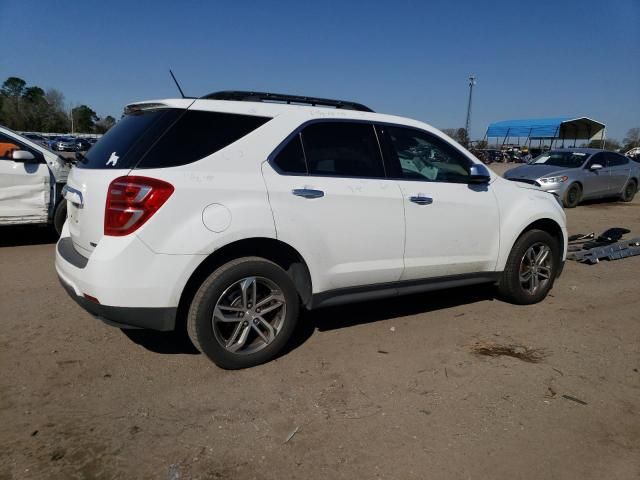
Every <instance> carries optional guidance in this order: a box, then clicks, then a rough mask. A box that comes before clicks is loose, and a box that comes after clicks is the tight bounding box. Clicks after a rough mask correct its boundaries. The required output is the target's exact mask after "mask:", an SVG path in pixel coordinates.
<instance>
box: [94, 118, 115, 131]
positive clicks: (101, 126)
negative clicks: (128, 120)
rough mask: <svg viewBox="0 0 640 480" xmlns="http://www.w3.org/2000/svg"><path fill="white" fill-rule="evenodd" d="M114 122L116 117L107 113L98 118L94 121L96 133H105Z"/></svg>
mask: <svg viewBox="0 0 640 480" xmlns="http://www.w3.org/2000/svg"><path fill="white" fill-rule="evenodd" d="M115 123H116V119H115V118H113V117H112V116H111V115H107V116H106V117H104V118H102V119H100V120H99V121H98V122H96V129H95V131H96V133H106V132H107V131H108V130H109V129H110V128H111V127H113V126H114V125H115Z"/></svg>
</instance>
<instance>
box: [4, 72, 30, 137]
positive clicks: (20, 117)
mask: <svg viewBox="0 0 640 480" xmlns="http://www.w3.org/2000/svg"><path fill="white" fill-rule="evenodd" d="M26 84H27V82H25V81H24V80H22V79H21V78H18V77H9V78H7V79H6V80H5V81H4V83H3V84H2V86H1V87H0V96H1V97H2V111H1V112H0V117H1V118H2V123H3V124H5V125H7V126H8V127H9V128H13V129H16V130H21V129H23V128H24V126H25V124H26V120H25V114H24V110H23V108H22V94H23V92H24V88H25V85H26Z"/></svg>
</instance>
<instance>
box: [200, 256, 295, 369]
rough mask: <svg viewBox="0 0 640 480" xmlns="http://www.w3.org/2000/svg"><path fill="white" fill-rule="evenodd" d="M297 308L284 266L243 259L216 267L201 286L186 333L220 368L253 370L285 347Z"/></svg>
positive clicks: (290, 281) (254, 258)
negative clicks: (250, 368)
mask: <svg viewBox="0 0 640 480" xmlns="http://www.w3.org/2000/svg"><path fill="white" fill-rule="evenodd" d="M298 308H299V301H298V293H297V291H296V288H295V286H294V284H293V281H292V280H291V278H290V277H289V275H287V273H286V272H285V271H284V270H283V269H282V268H280V267H279V266H278V265H276V264H275V263H273V262H270V261H268V260H265V259H263V258H259V257H245V258H240V259H237V260H233V261H231V262H229V263H227V264H225V265H223V266H221V267H220V268H218V269H217V270H216V271H214V272H213V273H212V274H211V275H209V277H208V278H207V279H206V280H205V281H204V283H203V284H202V285H201V286H200V288H199V289H198V291H197V292H196V294H195V296H194V298H193V301H192V303H191V307H190V309H189V315H188V318H187V332H188V334H189V338H190V339H191V341H192V342H193V344H194V346H195V347H196V348H197V349H198V350H200V351H201V352H203V353H204V354H206V355H207V356H208V357H209V358H210V359H211V360H212V361H213V362H214V363H215V364H216V365H218V366H219V367H222V368H227V369H238V368H247V367H252V366H254V365H258V364H260V363H264V362H267V361H269V360H271V359H273V358H274V357H275V356H276V355H277V354H278V353H279V352H280V351H281V350H282V349H283V348H284V346H285V345H286V343H287V341H288V340H289V338H290V337H291V334H292V333H293V331H294V329H295V325H296V322H297V318H298Z"/></svg>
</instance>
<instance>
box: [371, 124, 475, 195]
mask: <svg viewBox="0 0 640 480" xmlns="http://www.w3.org/2000/svg"><path fill="white" fill-rule="evenodd" d="M382 130H383V131H384V132H385V134H386V139H387V142H388V143H390V146H389V147H390V148H388V149H387V154H388V155H391V157H392V159H391V160H392V162H394V161H395V164H396V170H398V174H399V176H400V178H402V179H407V180H422V181H428V182H444V183H467V182H468V180H469V172H470V168H471V165H472V164H473V162H471V160H469V159H468V158H466V157H465V156H464V155H463V154H462V153H460V152H459V151H457V150H456V149H455V148H454V147H453V146H451V145H447V143H446V142H445V141H444V140H442V139H439V138H437V137H436V136H435V135H431V134H429V133H427V132H424V131H421V130H416V129H413V128H405V127H395V126H390V127H383V129H382Z"/></svg>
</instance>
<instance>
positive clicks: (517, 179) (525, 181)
mask: <svg viewBox="0 0 640 480" xmlns="http://www.w3.org/2000/svg"><path fill="white" fill-rule="evenodd" d="M509 180H511V181H512V182H522V183H528V184H529V185H535V186H536V187H540V186H541V185H540V184H539V183H538V182H536V181H535V180H529V179H528V178H510V179H509Z"/></svg>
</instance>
